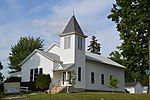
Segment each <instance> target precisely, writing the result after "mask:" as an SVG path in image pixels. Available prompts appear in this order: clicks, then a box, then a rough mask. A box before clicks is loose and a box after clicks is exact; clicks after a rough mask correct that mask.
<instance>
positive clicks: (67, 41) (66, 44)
mask: <svg viewBox="0 0 150 100" xmlns="http://www.w3.org/2000/svg"><path fill="white" fill-rule="evenodd" d="M70 45H71V37H70V36H66V37H65V38H64V49H69V48H70V47H71V46H70Z"/></svg>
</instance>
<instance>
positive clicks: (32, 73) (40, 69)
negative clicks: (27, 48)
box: [30, 68, 43, 81]
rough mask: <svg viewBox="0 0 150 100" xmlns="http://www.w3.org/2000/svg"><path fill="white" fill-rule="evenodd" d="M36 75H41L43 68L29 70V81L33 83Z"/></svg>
mask: <svg viewBox="0 0 150 100" xmlns="http://www.w3.org/2000/svg"><path fill="white" fill-rule="evenodd" d="M38 74H43V68H39V69H38V68H34V69H30V81H35V78H36V76H37V75H38Z"/></svg>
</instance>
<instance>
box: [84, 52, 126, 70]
mask: <svg viewBox="0 0 150 100" xmlns="http://www.w3.org/2000/svg"><path fill="white" fill-rule="evenodd" d="M86 59H88V60H92V61H96V62H100V63H104V64H108V65H113V66H117V67H120V68H126V67H124V66H122V65H120V64H118V63H116V62H114V61H112V60H110V59H108V58H105V57H103V56H102V55H98V54H94V53H90V52H86Z"/></svg>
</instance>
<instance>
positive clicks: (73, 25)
mask: <svg viewBox="0 0 150 100" xmlns="http://www.w3.org/2000/svg"><path fill="white" fill-rule="evenodd" d="M70 32H75V33H78V34H81V35H84V34H83V31H82V29H81V28H80V25H79V24H78V21H77V20H76V18H75V16H74V15H73V16H72V17H71V19H70V20H69V22H68V24H67V25H66V27H65V29H64V31H63V32H62V34H63V35H64V34H66V33H70Z"/></svg>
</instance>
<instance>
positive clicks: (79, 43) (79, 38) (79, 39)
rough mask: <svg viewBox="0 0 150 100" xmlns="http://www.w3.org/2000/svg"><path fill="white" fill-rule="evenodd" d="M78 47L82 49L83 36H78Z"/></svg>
mask: <svg viewBox="0 0 150 100" xmlns="http://www.w3.org/2000/svg"><path fill="white" fill-rule="evenodd" d="M78 49H79V50H82V38H81V37H78Z"/></svg>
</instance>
